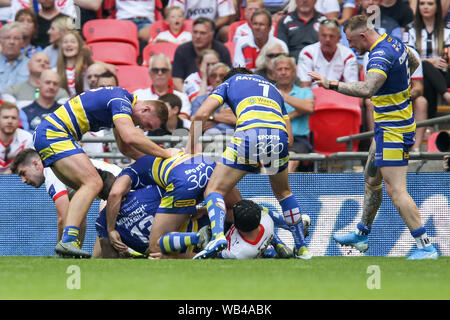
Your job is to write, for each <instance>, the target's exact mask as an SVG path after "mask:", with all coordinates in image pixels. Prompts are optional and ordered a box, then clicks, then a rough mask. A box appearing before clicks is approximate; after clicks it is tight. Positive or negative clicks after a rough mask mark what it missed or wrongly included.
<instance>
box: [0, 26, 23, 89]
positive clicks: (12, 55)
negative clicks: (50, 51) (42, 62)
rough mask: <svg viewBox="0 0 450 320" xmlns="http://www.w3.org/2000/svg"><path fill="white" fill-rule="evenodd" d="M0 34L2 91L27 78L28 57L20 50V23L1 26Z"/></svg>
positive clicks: (0, 83)
mask: <svg viewBox="0 0 450 320" xmlns="http://www.w3.org/2000/svg"><path fill="white" fill-rule="evenodd" d="M0 34H1V41H0V44H1V54H0V92H3V91H5V89H6V88H7V87H9V86H11V85H13V84H16V83H19V82H22V81H26V80H27V78H28V75H29V73H28V68H27V63H28V61H29V59H28V58H27V57H25V56H24V55H23V54H21V52H20V50H21V48H22V43H23V37H22V26H21V25H20V23H18V22H13V23H9V24H7V25H5V26H3V27H2V28H1V29H0Z"/></svg>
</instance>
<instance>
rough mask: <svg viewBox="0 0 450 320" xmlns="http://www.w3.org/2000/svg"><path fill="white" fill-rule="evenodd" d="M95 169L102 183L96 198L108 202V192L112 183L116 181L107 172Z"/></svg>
mask: <svg viewBox="0 0 450 320" xmlns="http://www.w3.org/2000/svg"><path fill="white" fill-rule="evenodd" d="M96 169H97V172H98V174H99V175H100V178H102V181H103V188H102V190H101V191H100V192H99V194H98V197H99V198H100V199H103V200H108V196H109V192H110V191H111V188H112V186H113V184H114V181H116V177H115V176H114V175H113V174H112V173H111V172H109V171H105V170H102V169H99V168H96Z"/></svg>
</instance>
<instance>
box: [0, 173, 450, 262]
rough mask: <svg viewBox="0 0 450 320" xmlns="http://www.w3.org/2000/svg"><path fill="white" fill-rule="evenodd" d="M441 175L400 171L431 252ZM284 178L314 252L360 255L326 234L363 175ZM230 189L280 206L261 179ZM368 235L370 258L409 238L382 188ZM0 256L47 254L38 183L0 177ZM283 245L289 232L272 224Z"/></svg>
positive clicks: (444, 179) (47, 209) (90, 241)
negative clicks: (306, 222) (307, 227)
mask: <svg viewBox="0 0 450 320" xmlns="http://www.w3.org/2000/svg"><path fill="white" fill-rule="evenodd" d="M449 181H450V180H449V174H448V173H420V174H414V173H409V174H408V190H409V192H410V194H411V196H412V197H413V199H414V200H415V201H416V203H417V205H418V207H419V210H420V212H421V216H422V221H423V223H424V225H425V227H426V228H427V232H428V235H429V236H430V238H431V241H432V242H433V243H434V244H435V246H436V248H437V249H438V251H439V253H440V254H441V255H444V256H450V232H449V230H450V210H449V199H450V188H449ZM290 184H291V187H292V191H293V193H294V195H295V197H296V198H297V200H298V202H299V204H300V208H301V211H302V212H303V213H307V214H309V215H310V217H311V228H310V236H309V237H308V238H307V243H308V245H309V247H310V249H311V251H312V253H313V254H314V255H316V256H336V255H350V256H355V255H361V254H360V253H359V252H357V250H355V249H353V250H351V249H350V248H349V247H341V246H338V245H337V244H336V243H335V242H334V241H333V240H332V237H331V236H332V234H334V233H339V234H344V233H346V232H349V231H352V230H354V229H355V226H356V223H357V222H358V221H359V219H360V217H361V215H362V204H363V197H364V181H363V175H362V174H361V173H342V174H341V173H339V174H309V173H308V174H291V175H290ZM238 187H239V189H240V191H241V193H242V195H243V197H245V198H248V199H252V200H255V201H257V202H258V203H260V204H263V205H266V206H267V207H269V208H270V209H272V210H277V211H278V212H280V207H279V204H278V202H277V201H276V200H275V198H274V197H273V195H272V192H271V189H270V185H269V180H268V177H267V176H265V175H248V176H246V177H245V178H244V179H243V180H242V181H241V182H239V184H238ZM383 199H384V201H383V204H382V205H381V208H380V210H379V213H378V215H377V218H376V220H375V222H374V224H373V227H372V233H371V235H370V238H369V245H370V247H369V250H368V251H367V252H366V253H365V254H366V255H370V256H406V255H408V254H409V253H410V252H411V251H412V250H413V249H414V248H415V241H414V240H413V238H412V237H411V235H410V233H409V230H408V229H407V228H406V227H405V225H404V223H403V221H402V220H401V218H400V216H399V215H398V213H397V211H396V210H395V208H394V206H393V204H392V202H391V201H390V199H389V197H388V196H387V194H386V193H383ZM0 203H1V205H0V255H2V256H4V255H26V256H28V255H29V256H53V255H54V252H53V249H54V246H55V244H56V238H57V230H56V212H55V209H54V206H53V203H52V201H51V199H50V198H49V197H48V195H47V193H46V192H45V189H44V187H41V188H39V189H35V188H33V187H30V186H27V185H23V184H22V183H21V181H20V179H19V178H18V177H17V176H14V175H6V176H0ZM98 205H99V201H95V202H94V204H93V205H92V207H91V210H90V211H89V213H88V220H87V232H86V239H85V244H84V249H86V250H88V251H90V252H91V251H92V249H93V245H94V241H95V236H96V233H95V219H96V216H97V213H98ZM277 232H278V233H279V235H280V236H281V238H282V239H284V240H285V241H286V242H287V244H288V245H292V243H293V241H292V237H291V236H290V234H289V233H288V232H287V231H286V230H277Z"/></svg>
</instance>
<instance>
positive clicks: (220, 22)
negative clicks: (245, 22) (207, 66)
mask: <svg viewBox="0 0 450 320" xmlns="http://www.w3.org/2000/svg"><path fill="white" fill-rule="evenodd" d="M167 6H168V7H172V6H178V7H181V8H182V9H183V10H184V15H185V17H186V18H187V19H198V18H200V17H203V18H208V19H211V20H212V21H214V23H215V32H216V33H217V39H218V40H220V41H222V42H226V41H227V38H228V27H229V25H230V24H231V23H232V22H233V21H234V18H235V14H236V10H235V7H234V3H233V0H212V1H200V0H199V1H192V0H169V2H168V4H167Z"/></svg>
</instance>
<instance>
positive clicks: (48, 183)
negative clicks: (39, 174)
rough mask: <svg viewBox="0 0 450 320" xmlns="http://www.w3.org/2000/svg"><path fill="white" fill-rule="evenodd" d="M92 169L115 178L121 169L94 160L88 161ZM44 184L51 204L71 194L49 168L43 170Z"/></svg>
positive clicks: (69, 189) (70, 190)
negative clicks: (102, 171)
mask: <svg viewBox="0 0 450 320" xmlns="http://www.w3.org/2000/svg"><path fill="white" fill-rule="evenodd" d="M90 160H91V162H92V164H93V165H94V167H96V168H98V169H101V170H104V171H108V172H111V173H112V174H113V175H114V176H117V175H118V174H119V173H120V172H121V171H122V169H121V168H120V167H119V166H116V165H115V164H111V163H106V162H104V161H101V160H96V159H90ZM44 178H45V180H44V183H45V189H46V190H47V193H48V195H49V196H50V198H52V200H53V202H55V201H56V199H58V198H59V197H61V196H63V195H65V194H67V195H69V197H71V196H72V194H73V189H71V188H69V187H68V186H66V185H65V184H64V183H62V182H61V181H60V180H59V179H58V178H57V177H56V176H55V174H54V173H53V171H52V169H51V168H50V167H48V168H44Z"/></svg>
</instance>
